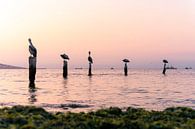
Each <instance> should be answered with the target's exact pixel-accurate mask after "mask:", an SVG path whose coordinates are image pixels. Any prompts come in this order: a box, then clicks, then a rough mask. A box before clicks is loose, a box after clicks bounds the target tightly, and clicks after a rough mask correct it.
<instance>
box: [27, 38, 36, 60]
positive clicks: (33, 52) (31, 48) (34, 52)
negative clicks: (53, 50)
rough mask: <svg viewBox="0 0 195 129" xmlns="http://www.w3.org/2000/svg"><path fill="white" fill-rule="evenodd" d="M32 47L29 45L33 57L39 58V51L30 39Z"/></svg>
mask: <svg viewBox="0 0 195 129" xmlns="http://www.w3.org/2000/svg"><path fill="white" fill-rule="evenodd" d="M28 41H29V43H30V45H29V52H30V54H31V55H33V57H37V49H36V48H35V47H34V45H33V44H32V41H31V39H30V38H29V39H28Z"/></svg>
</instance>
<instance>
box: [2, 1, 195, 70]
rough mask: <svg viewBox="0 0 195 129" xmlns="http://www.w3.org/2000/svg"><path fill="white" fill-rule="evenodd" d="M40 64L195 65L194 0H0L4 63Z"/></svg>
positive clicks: (106, 65) (45, 65)
mask: <svg viewBox="0 0 195 129" xmlns="http://www.w3.org/2000/svg"><path fill="white" fill-rule="evenodd" d="M29 37H30V38H31V39H32V41H33V43H34V45H35V46H36V47H37V49H38V66H39V67H52V68H55V67H61V65H62V59H61V58H60V56H59V55H60V54H61V53H64V52H65V53H67V54H68V55H69V56H70V59H71V60H70V61H69V66H70V67H80V66H82V67H86V66H87V64H88V62H87V57H88V50H91V51H92V57H93V58H94V62H95V64H94V66H95V67H122V66H123V63H122V61H121V60H122V59H123V58H129V59H130V60H132V62H131V63H130V65H129V66H130V67H161V66H162V59H164V58H165V59H168V60H169V62H170V63H171V64H172V65H174V66H178V67H184V66H192V67H195V0H0V62H1V63H6V64H12V65H19V66H28V56H29V52H28V38H29Z"/></svg>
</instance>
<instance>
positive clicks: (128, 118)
mask: <svg viewBox="0 0 195 129" xmlns="http://www.w3.org/2000/svg"><path fill="white" fill-rule="evenodd" d="M0 129H195V110H193V109H191V108H185V107H177V108H167V109H166V110H164V111H146V110H144V109H136V108H131V107H129V108H127V110H125V111H122V110H121V109H120V108H116V107H112V108H109V109H101V110H98V111H95V112H89V113H83V112H81V113H71V112H66V113H61V112H58V113H49V112H47V111H45V110H44V109H42V108H36V107H24V106H14V107H12V108H2V109H0Z"/></svg>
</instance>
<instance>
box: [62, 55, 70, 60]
mask: <svg viewBox="0 0 195 129" xmlns="http://www.w3.org/2000/svg"><path fill="white" fill-rule="evenodd" d="M60 56H61V57H62V59H64V60H69V59H70V58H69V57H68V55H66V54H62V55H60Z"/></svg>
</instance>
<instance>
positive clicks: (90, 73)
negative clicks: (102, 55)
mask: <svg viewBox="0 0 195 129" xmlns="http://www.w3.org/2000/svg"><path fill="white" fill-rule="evenodd" d="M91 69H92V64H91V63H89V73H88V76H92V72H91Z"/></svg>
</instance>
